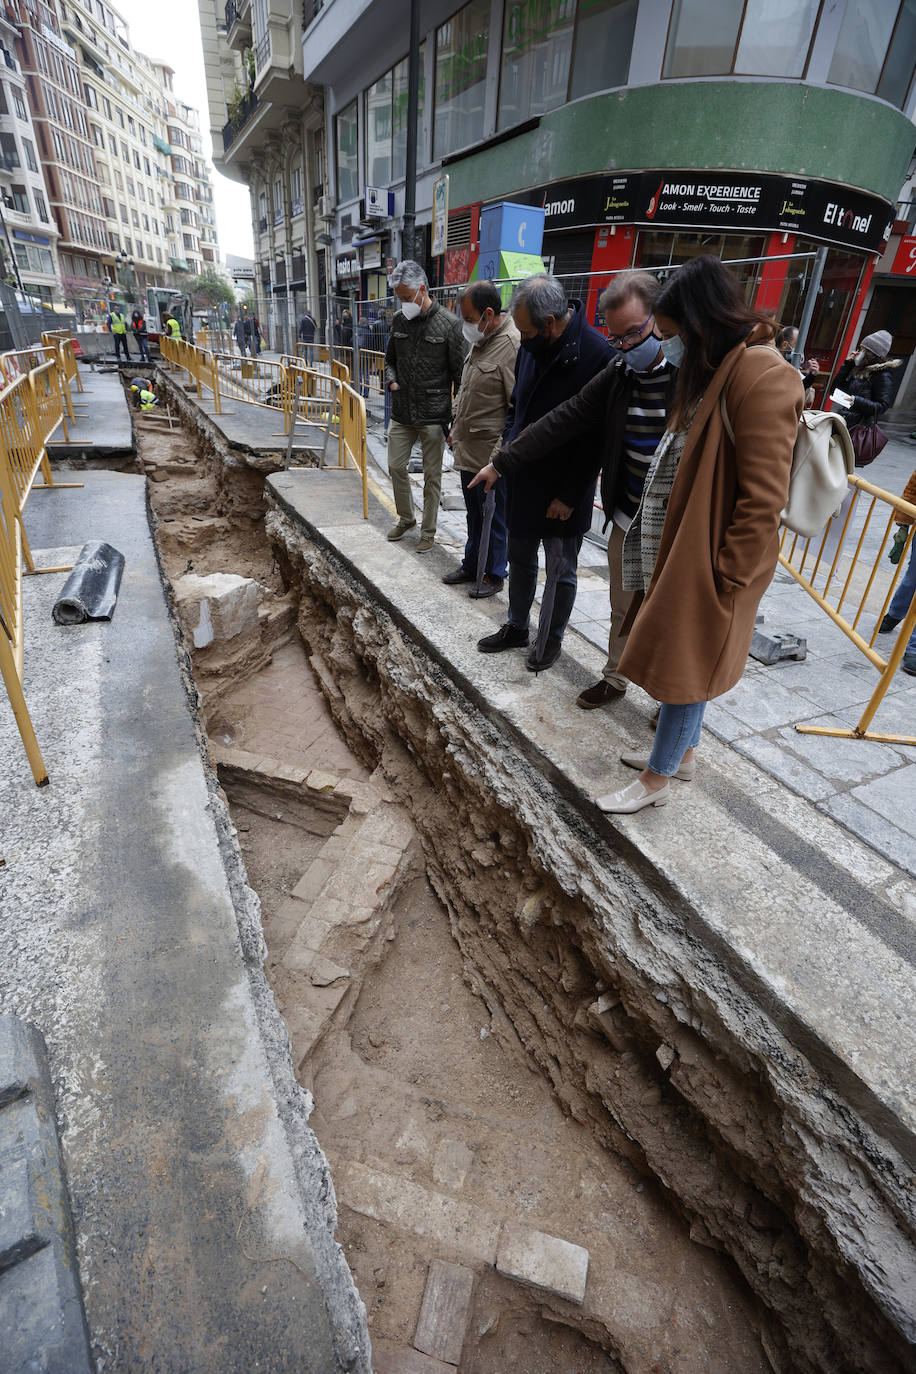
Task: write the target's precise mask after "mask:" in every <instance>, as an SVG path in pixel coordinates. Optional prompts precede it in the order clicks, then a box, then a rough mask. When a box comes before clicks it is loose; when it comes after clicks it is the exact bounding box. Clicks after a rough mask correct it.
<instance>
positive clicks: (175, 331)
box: [165, 315, 181, 339]
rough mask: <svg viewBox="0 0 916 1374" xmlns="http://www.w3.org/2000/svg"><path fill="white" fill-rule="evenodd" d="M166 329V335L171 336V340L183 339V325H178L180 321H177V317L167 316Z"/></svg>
mask: <svg viewBox="0 0 916 1374" xmlns="http://www.w3.org/2000/svg"><path fill="white" fill-rule="evenodd" d="M165 328H166V333H167V334H168V336H169V338H170V339H180V338H181V325H180V324H179V323H178V321H177V320H176V319H175V316H174V315H166V317H165Z"/></svg>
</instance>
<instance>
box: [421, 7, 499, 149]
mask: <svg viewBox="0 0 916 1374" xmlns="http://www.w3.org/2000/svg"><path fill="white" fill-rule="evenodd" d="M489 37H490V4H489V0H471V4H469V5H465V6H464V8H463V9H460V10H459V11H458V13H457V14H453V15H452V17H451V19H449V20H447V21H446V23H444V24H440V25H439V27H438V29H437V30H436V99H435V106H434V118H435V125H434V135H433V156H434V157H435V158H437V159H438V158H440V157H444V156H445V155H446V153H451V152H454V151H455V150H456V149H457V148H466V147H467V146H468V145H469V144H471V143H479V142H480V140H481V139H482V138H483V113H484V100H485V96H486V80H487V47H488V44H489Z"/></svg>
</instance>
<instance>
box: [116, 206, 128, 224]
mask: <svg viewBox="0 0 916 1374" xmlns="http://www.w3.org/2000/svg"><path fill="white" fill-rule="evenodd" d="M119 208H120V210H121V222H122V224H130V215H129V214H128V213H127V206H126V205H125V204H124V203H123V202H121V205H120V207H119Z"/></svg>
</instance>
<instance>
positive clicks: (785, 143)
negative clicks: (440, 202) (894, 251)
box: [448, 80, 913, 206]
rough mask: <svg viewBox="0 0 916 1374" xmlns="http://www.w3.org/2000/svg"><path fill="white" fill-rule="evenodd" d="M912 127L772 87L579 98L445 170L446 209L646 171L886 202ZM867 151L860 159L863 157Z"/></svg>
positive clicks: (687, 86) (904, 163)
mask: <svg viewBox="0 0 916 1374" xmlns="http://www.w3.org/2000/svg"><path fill="white" fill-rule="evenodd" d="M912 148H913V126H912V124H911V123H910V121H909V120H908V119H907V118H906V117H905V116H904V115H902V114H901V113H900V111H899V110H894V109H892V108H891V106H889V105H886V104H884V103H883V102H881V101H877V100H868V99H866V98H864V97H862V96H856V95H851V94H849V93H848V92H845V91H831V90H823V89H820V88H817V87H811V86H803V85H799V84H797V83H789V82H781V81H765V82H764V81H760V82H758V81H740V80H738V81H735V80H732V81H712V80H710V81H666V82H664V83H662V84H659V85H652V86H640V87H638V88H635V89H634V88H631V89H629V90H621V91H611V92H606V93H604V94H602V95H596V96H589V97H587V98H585V99H583V100H577V101H575V102H574V103H573V104H571V105H565V106H563V107H561V108H560V109H558V110H554V111H552V112H551V113H550V114H545V115H543V116H542V117H541V122H540V127H539V128H537V129H534V130H532V131H530V132H529V133H524V134H519V136H518V137H517V138H510V139H507V140H506V142H504V143H498V144H497V145H496V146H495V147H492V148H487V149H485V150H484V151H483V152H480V153H473V154H471V155H470V156H469V157H466V158H462V159H461V160H460V161H458V162H455V163H453V164H451V165H450V166H449V168H448V171H449V176H450V178H451V182H450V186H449V199H450V203H451V204H452V205H453V206H459V205H465V204H470V203H472V202H474V201H480V200H493V199H498V198H499V197H500V196H503V195H507V194H510V193H511V192H514V191H521V190H525V189H527V188H528V187H531V186H540V185H543V184H544V183H546V182H549V181H553V180H556V178H557V177H558V175H560V174H561V173H560V169H562V175H563V176H564V177H574V176H584V175H586V174H588V173H589V172H600V171H605V170H606V171H612V170H621V171H629V170H636V169H643V168H650V167H685V168H688V167H697V168H709V169H712V168H715V167H722V168H729V169H734V170H743V169H746V170H748V171H751V170H753V171H758V172H788V173H797V174H798V175H799V176H805V177H819V178H822V179H824V180H826V181H837V182H841V183H843V184H845V185H847V186H855V187H859V188H860V189H861V190H863V191H871V192H874V193H875V194H876V195H880V196H884V197H885V198H886V199H887V200H892V201H893V200H896V199H897V195H898V193H899V190H900V186H901V184H902V182H903V180H904V178H905V176H906V170H907V167H908V165H909V160H910V155H911V153H912ZM865 150H867V155H865Z"/></svg>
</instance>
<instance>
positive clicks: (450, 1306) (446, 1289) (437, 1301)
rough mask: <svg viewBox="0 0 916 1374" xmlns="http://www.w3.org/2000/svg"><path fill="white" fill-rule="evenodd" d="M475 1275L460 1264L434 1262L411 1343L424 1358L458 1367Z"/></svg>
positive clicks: (430, 1267)
mask: <svg viewBox="0 0 916 1374" xmlns="http://www.w3.org/2000/svg"><path fill="white" fill-rule="evenodd" d="M473 1291H474V1274H473V1272H472V1271H471V1270H470V1269H465V1267H464V1266H463V1265H461V1264H445V1263H443V1261H442V1260H433V1261H432V1263H431V1264H430V1266H429V1274H428V1276H427V1279H426V1289H425V1291H424V1293H423V1305H422V1306H421V1308H420V1317H419V1320H418V1321H417V1329H416V1332H415V1333H414V1338H413V1343H414V1345H415V1346H416V1348H417V1350H420V1351H422V1352H423V1354H424V1355H432V1356H433V1358H434V1359H437V1360H443V1361H444V1362H445V1363H446V1364H457V1363H458V1361H459V1360H460V1359H461V1347H462V1346H463V1345H464V1333H465V1330H466V1328H467V1324H468V1309H469V1308H470V1305H471V1294H472V1293H473Z"/></svg>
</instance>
